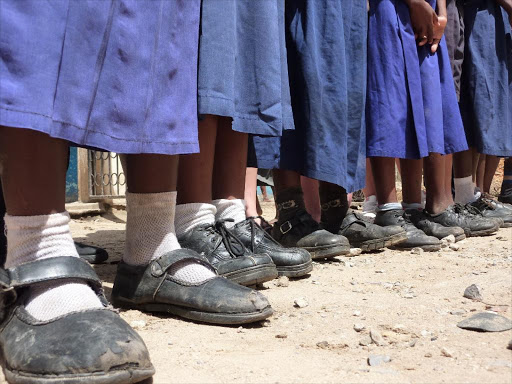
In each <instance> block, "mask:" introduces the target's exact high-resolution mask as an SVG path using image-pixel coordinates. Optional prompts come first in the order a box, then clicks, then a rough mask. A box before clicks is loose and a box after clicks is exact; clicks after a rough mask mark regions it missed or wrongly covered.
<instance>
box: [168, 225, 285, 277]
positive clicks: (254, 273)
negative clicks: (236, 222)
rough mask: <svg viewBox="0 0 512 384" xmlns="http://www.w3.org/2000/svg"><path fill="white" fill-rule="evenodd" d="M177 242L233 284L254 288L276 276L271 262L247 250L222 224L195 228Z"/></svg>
mask: <svg viewBox="0 0 512 384" xmlns="http://www.w3.org/2000/svg"><path fill="white" fill-rule="evenodd" d="M178 242H179V243H180V245H181V246H182V247H183V248H188V249H191V250H193V251H195V252H197V253H199V254H200V255H202V256H205V257H206V259H207V260H208V261H209V262H210V263H211V264H212V265H213V266H214V267H215V268H216V269H217V272H218V273H219V275H221V276H224V277H226V278H227V279H229V280H231V281H233V282H235V283H238V284H241V285H255V284H260V283H264V282H266V281H269V280H273V279H275V278H276V277H277V276H278V273H277V268H276V265H275V264H274V262H273V261H272V258H271V257H270V256H269V255H268V254H254V253H253V252H251V251H250V250H248V249H247V248H246V247H245V246H244V244H243V243H242V241H240V239H238V237H237V236H235V235H234V234H233V233H232V232H231V231H230V230H229V229H228V228H226V226H225V225H224V222H223V221H218V222H217V223H215V224H213V225H202V226H198V227H195V228H193V229H192V230H190V231H188V232H187V233H185V234H184V235H182V236H179V237H178Z"/></svg>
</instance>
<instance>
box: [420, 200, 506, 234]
mask: <svg viewBox="0 0 512 384" xmlns="http://www.w3.org/2000/svg"><path fill="white" fill-rule="evenodd" d="M425 214H426V215H427V216H428V217H429V220H431V221H433V222H435V223H438V224H441V225H442V226H443V227H460V228H462V229H463V230H464V233H465V234H466V237H472V236H488V235H492V234H494V233H496V232H497V231H498V229H499V227H500V224H499V223H498V222H496V220H494V219H490V218H485V217H483V216H482V215H481V214H480V212H479V211H478V210H476V208H474V207H471V206H464V205H462V204H458V203H457V204H454V205H451V206H449V207H448V208H447V209H446V210H444V211H443V212H441V213H439V214H436V215H432V214H430V213H428V212H426V211H425Z"/></svg>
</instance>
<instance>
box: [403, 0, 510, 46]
mask: <svg viewBox="0 0 512 384" xmlns="http://www.w3.org/2000/svg"><path fill="white" fill-rule="evenodd" d="M402 1H403V2H404V3H405V4H407V6H408V7H409V12H410V14H411V23H412V28H413V30H414V35H415V37H416V39H417V40H418V41H419V44H418V45H419V46H423V45H425V44H427V43H428V44H432V43H433V42H434V25H437V24H438V20H437V15H436V13H435V11H434V10H433V9H432V7H431V6H430V5H429V3H427V2H426V1H425V0H402ZM507 1H508V0H507ZM511 1H512V0H511ZM445 4H446V3H445Z"/></svg>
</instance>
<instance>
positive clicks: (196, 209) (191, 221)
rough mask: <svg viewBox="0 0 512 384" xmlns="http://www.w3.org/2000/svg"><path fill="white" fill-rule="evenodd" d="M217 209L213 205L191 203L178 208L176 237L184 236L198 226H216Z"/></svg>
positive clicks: (175, 221) (175, 222)
mask: <svg viewBox="0 0 512 384" xmlns="http://www.w3.org/2000/svg"><path fill="white" fill-rule="evenodd" d="M216 213H217V209H216V208H215V206H214V205H212V204H206V203H189V204H179V205H177V206H176V217H175V218H174V225H175V226H176V235H177V236H178V237H179V236H181V235H184V234H185V233H187V232H188V231H190V230H191V229H193V228H195V227H197V226H198V225H206V224H214V223H215V214H216Z"/></svg>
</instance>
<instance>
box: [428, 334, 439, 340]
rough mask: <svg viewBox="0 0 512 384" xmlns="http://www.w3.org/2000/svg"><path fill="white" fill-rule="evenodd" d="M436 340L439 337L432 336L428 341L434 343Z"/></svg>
mask: <svg viewBox="0 0 512 384" xmlns="http://www.w3.org/2000/svg"><path fill="white" fill-rule="evenodd" d="M438 338H439V337H438V336H437V335H435V336H432V337H431V338H430V341H436V340H437V339H438Z"/></svg>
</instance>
